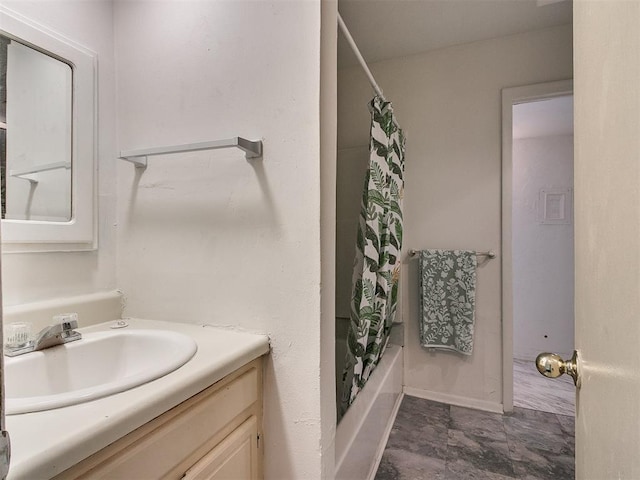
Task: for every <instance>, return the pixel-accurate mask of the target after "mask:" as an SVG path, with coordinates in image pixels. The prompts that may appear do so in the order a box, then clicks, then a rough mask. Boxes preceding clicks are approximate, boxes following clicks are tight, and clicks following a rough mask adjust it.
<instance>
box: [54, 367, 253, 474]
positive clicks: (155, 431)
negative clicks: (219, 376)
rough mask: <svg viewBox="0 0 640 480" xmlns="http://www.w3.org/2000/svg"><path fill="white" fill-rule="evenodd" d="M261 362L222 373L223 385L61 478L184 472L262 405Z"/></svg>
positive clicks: (166, 415) (97, 454)
mask: <svg viewBox="0 0 640 480" xmlns="http://www.w3.org/2000/svg"><path fill="white" fill-rule="evenodd" d="M260 365H261V364H260V363H257V364H255V363H254V364H253V365H252V367H251V368H249V369H248V370H246V371H245V372H244V373H241V374H240V375H239V376H237V378H235V379H233V380H231V381H228V382H225V380H224V379H223V380H222V381H221V382H219V383H220V384H222V385H219V384H216V385H213V386H212V387H210V388H209V389H207V390H204V391H203V392H201V393H199V394H198V395H196V396H195V397H192V398H191V399H189V400H187V401H186V402H184V403H182V404H180V405H178V406H177V407H175V408H174V409H172V410H170V411H168V412H167V413H165V414H163V415H161V416H160V417H158V418H156V419H155V420H152V421H151V422H150V423H148V424H147V425H143V426H142V427H140V428H139V429H138V430H135V431H133V432H132V433H130V434H129V435H127V436H126V437H124V438H122V439H120V440H118V441H117V442H115V443H113V444H112V445H110V446H109V447H107V448H105V449H104V450H103V451H101V452H98V453H96V454H95V455H94V456H93V457H89V458H88V459H87V460H85V461H83V462H81V463H80V464H78V465H76V466H75V467H72V468H71V469H69V470H67V471H66V472H63V473H62V474H61V475H60V478H65V479H67V478H77V479H92V480H93V479H100V478H104V479H106V478H112V479H124V478H131V479H133V478H136V479H152V478H154V479H156V478H180V476H181V473H184V472H185V470H187V469H188V468H189V467H190V466H191V465H193V464H194V463H195V461H196V460H197V459H198V458H200V457H202V456H203V455H204V454H205V453H206V452H208V451H210V450H211V448H212V447H213V446H214V445H216V444H217V443H219V442H220V441H221V440H222V439H223V438H224V437H225V436H227V435H228V434H229V432H230V431H231V430H233V429H234V428H236V427H237V426H238V425H239V424H241V423H242V422H244V421H245V420H246V419H247V418H249V417H251V416H252V415H255V413H256V411H258V412H259V411H260V410H257V409H258V408H260V407H259V403H258V399H259V396H260V391H259V389H260V375H259V372H258V367H259V366H260ZM252 407H254V408H252ZM241 414H242V415H241ZM94 457H95V458H94ZM194 457H195V458H194ZM192 459H193V460H192ZM180 468H182V470H181V473H179V472H180Z"/></svg>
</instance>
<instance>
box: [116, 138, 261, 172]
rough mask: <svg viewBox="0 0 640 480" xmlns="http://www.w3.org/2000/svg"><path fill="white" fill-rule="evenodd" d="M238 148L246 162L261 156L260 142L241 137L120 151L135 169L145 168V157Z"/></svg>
mask: <svg viewBox="0 0 640 480" xmlns="http://www.w3.org/2000/svg"><path fill="white" fill-rule="evenodd" d="M232 147H235V148H239V149H240V150H242V151H244V152H245V157H246V159H247V160H250V159H253V158H259V157H261V156H262V141H261V140H256V141H252V140H247V139H245V138H242V137H233V138H227V139H225V140H214V141H211V142H200V143H187V144H184V145H172V146H167V147H155V148H144V149H141V150H128V151H121V152H120V157H119V158H121V159H122V160H126V161H127V162H131V163H133V164H134V165H135V166H136V168H147V157H150V156H153V155H166V154H170V153H185V152H197V151H200V150H216V149H219V148H232Z"/></svg>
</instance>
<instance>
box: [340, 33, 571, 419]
mask: <svg viewBox="0 0 640 480" xmlns="http://www.w3.org/2000/svg"><path fill="white" fill-rule="evenodd" d="M571 35H572V32H571V27H570V26H561V27H554V28H550V29H546V30H540V31H534V32H528V33H524V34H520V35H513V36H509V37H502V38H495V39H492V40H487V41H482V42H475V43H471V44H465V45H459V46H454V47H450V48H445V49H441V50H435V51H432V52H428V53H425V54H422V55H415V56H409V57H404V58H398V59H393V60H389V61H384V62H380V63H376V64H373V65H372V66H371V67H372V71H373V73H374V76H375V77H376V80H377V81H378V83H379V84H380V85H381V86H382V87H383V89H384V92H385V96H386V97H387V98H388V99H390V100H392V101H393V104H394V111H395V113H396V114H397V118H398V121H399V122H400V124H401V125H402V126H403V128H404V129H405V131H406V133H407V153H406V174H405V182H406V183H405V198H404V211H405V217H404V220H405V237H404V251H405V252H406V251H408V250H409V249H412V248H415V249H420V248H427V247H431V248H447V249H454V248H463V249H476V250H488V249H493V250H496V251H497V252H498V253H499V249H500V237H501V232H500V218H501V212H500V195H501V183H500V171H501V163H500V149H501V143H500V142H501V140H500V129H501V119H500V109H501V103H500V98H501V96H500V91H501V89H502V88H504V87H513V86H518V85H527V84H533V83H540V82H546V81H551V80H559V79H565V78H571V76H572V39H571ZM338 85H339V90H338V118H339V121H340V125H342V126H343V127H342V128H340V130H339V132H338V146H339V147H349V146H356V145H366V143H367V135H368V128H367V125H368V123H369V118H368V117H369V114H368V111H367V108H366V103H367V101H369V99H370V97H371V95H372V94H371V89H370V88H369V86H368V84H367V81H366V79H365V77H364V75H363V73H362V71H361V70H360V69H359V67H353V68H349V69H344V70H341V71H339V76H338ZM357 188H360V187H357ZM498 258H499V257H498ZM403 267H404V268H403V277H402V282H403V292H402V307H403V310H402V311H403V318H404V321H405V322H406V324H407V327H406V337H405V385H406V386H407V388H408V389H409V390H411V391H412V393H414V394H422V395H425V396H431V397H432V398H439V399H441V400H446V401H452V402H458V403H465V404H472V405H476V406H480V407H482V408H489V409H495V410H499V409H500V408H501V407H500V404H501V402H502V385H501V382H502V374H501V372H502V363H501V357H502V347H501V344H502V339H501V319H500V316H501V313H500V308H501V307H500V305H501V303H500V288H501V285H500V260H499V259H498V260H494V261H491V262H488V263H486V264H485V265H483V266H481V267H480V268H479V272H478V289H477V304H476V307H477V310H476V312H477V314H476V331H475V339H474V341H475V348H474V354H473V355H472V356H471V357H468V358H467V357H464V358H463V357H461V356H458V355H454V354H448V353H440V352H439V353H433V354H432V353H429V352H427V351H426V350H424V349H422V348H421V347H420V345H419V341H418V314H419V304H418V301H419V300H418V288H417V264H416V262H415V261H410V260H405V264H404V266H403Z"/></svg>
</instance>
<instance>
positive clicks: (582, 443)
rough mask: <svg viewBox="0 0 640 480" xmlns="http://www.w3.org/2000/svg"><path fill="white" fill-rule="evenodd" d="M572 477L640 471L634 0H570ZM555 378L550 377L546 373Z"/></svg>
mask: <svg viewBox="0 0 640 480" xmlns="http://www.w3.org/2000/svg"><path fill="white" fill-rule="evenodd" d="M574 48H575V50H574V73H575V75H574V93H575V110H574V113H575V234H576V235H575V236H576V244H575V249H576V262H575V263H576V278H575V281H576V284H575V287H576V311H575V315H576V348H577V350H578V353H579V356H580V358H579V368H580V373H581V378H582V386H581V388H580V389H579V390H578V393H577V417H576V478H577V479H579V480H582V479H598V480H603V479H634V480H635V479H640V1H638V0H631V1H623V0H609V1H604V0H595V1H594V0H575V1H574ZM550 381H553V380H550Z"/></svg>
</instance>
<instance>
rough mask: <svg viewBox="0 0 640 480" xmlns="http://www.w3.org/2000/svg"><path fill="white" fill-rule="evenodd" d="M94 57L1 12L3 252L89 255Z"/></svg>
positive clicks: (91, 239)
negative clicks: (85, 251)
mask: <svg viewBox="0 0 640 480" xmlns="http://www.w3.org/2000/svg"><path fill="white" fill-rule="evenodd" d="M94 83H95V55H94V54H92V53H91V52H89V51H87V50H85V49H84V48H83V47H80V46H78V45H75V44H72V43H71V42H70V41H69V40H67V39H65V38H63V37H61V36H59V35H58V34H56V33H55V32H51V31H49V30H47V29H45V28H44V27H42V26H40V25H36V24H33V23H31V22H30V21H29V20H27V19H25V18H23V17H20V16H18V15H16V14H15V13H13V12H11V11H9V10H7V9H5V8H2V7H0V185H1V192H0V194H1V195H0V199H1V202H0V203H1V207H2V242H3V246H2V250H3V251H4V252H6V251H9V252H12V251H51V250H83V249H92V248H94V247H95V244H94V238H95V235H94V231H95V220H94V208H95V207H94V203H95V202H94V199H93V197H94V169H95V131H94V130H95V125H96V120H95V111H96V109H95V85H94Z"/></svg>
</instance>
